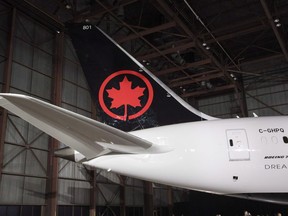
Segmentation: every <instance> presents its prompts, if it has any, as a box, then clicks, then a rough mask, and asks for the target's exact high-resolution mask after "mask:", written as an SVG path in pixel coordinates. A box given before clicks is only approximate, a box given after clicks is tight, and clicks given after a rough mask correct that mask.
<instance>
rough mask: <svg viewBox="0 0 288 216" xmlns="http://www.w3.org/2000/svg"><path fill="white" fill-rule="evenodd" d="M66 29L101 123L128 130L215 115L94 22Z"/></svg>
mask: <svg viewBox="0 0 288 216" xmlns="http://www.w3.org/2000/svg"><path fill="white" fill-rule="evenodd" d="M67 28H68V32H69V35H70V37H71V39H72V43H73V45H74V48H75V50H76V53H77V55H78V58H79V60H80V63H81V66H82V69H83V71H84V74H85V76H86V79H87V82H88V85H89V87H90V90H91V94H92V97H93V100H95V102H96V104H97V108H98V115H99V117H100V120H101V121H102V122H104V123H106V124H108V125H111V126H113V127H116V128H118V129H121V130H124V131H133V130H137V129H143V128H151V127H156V126H162V125H169V124H175V123H184V122H191V121H201V120H212V119H214V118H213V117H211V116H208V115H205V114H203V113H201V112H200V111H198V110H196V109H194V108H193V107H192V106H190V105H189V104H188V103H186V102H185V101H184V100H182V99H181V98H180V97H179V96H178V95H176V94H175V93H174V92H173V91H172V90H171V89H169V88H168V87H167V86H166V85H165V84H164V83H163V82H161V81H160V80H159V79H158V78H157V77H156V76H154V75H153V74H152V73H151V72H150V71H149V70H148V69H147V68H145V67H144V66H143V65H142V64H141V63H139V62H138V61H137V60H136V59H135V58H133V57H132V56H131V55H130V54H128V53H127V52H126V51H125V50H124V49H123V48H121V47H120V46H119V45H118V44H117V43H116V42H115V41H113V40H112V39H111V38H110V37H109V36H108V35H107V34H105V33H104V32H103V31H102V30H100V29H99V28H98V27H96V26H94V25H91V24H87V23H85V24H68V25H67Z"/></svg>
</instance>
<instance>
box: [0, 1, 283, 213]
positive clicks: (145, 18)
mask: <svg viewBox="0 0 288 216" xmlns="http://www.w3.org/2000/svg"><path fill="white" fill-rule="evenodd" d="M287 16H288V2H287V1H285V0H272V1H268V0H249V1H248V0H243V1H236V0H232V1H231V0H209V1H208V0H202V1H193V0H183V1H182V0H179V1H172V0H155V1H150V0H107V1H102V0H90V1H88V0H87V1H83V0H51V1H44V0H1V1H0V87H1V90H2V91H1V92H4V93H8V92H11V93H20V94H26V95H31V96H33V97H37V98H40V99H42V100H44V101H47V102H49V103H53V104H56V105H58V106H62V107H64V108H66V109H68V110H71V111H74V112H77V113H80V114H82V115H85V116H87V117H91V118H94V119H97V118H98V116H97V109H96V107H95V103H94V101H93V100H92V99H91V96H90V92H89V88H88V86H87V83H86V79H85V77H84V74H83V72H82V69H81V66H80V64H79V61H78V59H77V56H76V54H75V51H74V48H73V46H72V44H71V41H70V38H69V35H67V34H66V30H65V23H67V22H77V23H78V22H87V23H93V24H95V25H97V26H99V27H100V28H101V29H102V30H103V31H105V32H106V33H107V34H108V35H110V36H111V37H112V38H113V39H114V40H115V41H117V42H118V43H119V44H120V45H121V46H123V47H124V48H125V49H126V50H127V51H128V52H129V53H130V54H131V55H132V56H134V57H135V58H136V59H138V60H139V61H140V62H142V63H143V64H145V65H146V67H147V68H148V69H149V70H150V71H151V72H152V73H154V74H155V75H156V76H157V77H159V78H160V79H161V80H162V81H163V82H164V83H166V84H167V85H168V86H169V87H170V88H171V89H173V91H175V92H176V93H177V94H178V95H180V96H181V97H182V98H183V99H185V100H186V101H187V102H189V103H190V104H192V105H193V106H194V107H196V108H197V109H199V110H200V111H202V112H204V113H207V114H209V115H212V116H215V117H218V118H236V117H237V116H238V117H247V116H253V113H255V114H257V115H258V116H269V115H270V116H273V115H287V114H288V62H287V61H288V51H287V31H288V29H287V25H288V17H287ZM0 121H1V124H0V128H1V130H0V133H1V136H0V139H1V143H0V215H1V216H8V215H9V216H26V215H30V216H36V215H37V216H38V215H47V216H52V215H53V216H54V215H59V216H60V215H61V216H62V215H63V216H66V215H67V216H68V215H69V216H70V215H71V216H72V215H73V216H86V215H89V216H93V215H99V216H100V215H101V216H105V215H123V216H124V215H127V216H138V215H139V216H141V215H147V216H148V215H153V216H164V215H170V216H172V215H175V216H176V215H181V214H182V215H185V214H183V213H179V214H178V213H177V212H175V210H174V208H173V206H174V205H175V203H183V202H186V201H188V200H189V197H190V198H191V194H190V192H189V191H187V190H184V189H178V188H172V187H169V186H165V185H159V184H155V183H151V182H146V181H142V180H138V179H133V178H130V177H126V176H121V175H117V174H115V173H112V172H107V171H103V170H89V169H87V168H86V167H83V166H81V165H80V164H76V163H73V162H69V161H67V160H64V159H59V158H56V157H54V156H53V152H54V150H55V149H58V148H60V147H62V146H63V144H61V143H59V142H58V141H56V140H54V139H52V138H50V137H49V136H48V135H46V134H45V133H43V132H42V131H40V130H38V129H37V128H35V127H33V126H31V125H29V124H28V123H26V122H25V121H23V120H21V119H20V118H18V117H16V116H15V115H13V114H11V113H9V112H7V111H6V110H3V109H1V116H0ZM171 172H173V170H171ZM194 199H195V197H194ZM192 203H193V202H192ZM286 211H287V210H286ZM241 213H242V212H239V213H238V215H240V214H241ZM269 213H272V214H273V213H275V212H269ZM208 214H209V213H207V215H208ZM219 214H221V212H219ZM194 215H201V212H198V213H197V212H196V213H195V214H194Z"/></svg>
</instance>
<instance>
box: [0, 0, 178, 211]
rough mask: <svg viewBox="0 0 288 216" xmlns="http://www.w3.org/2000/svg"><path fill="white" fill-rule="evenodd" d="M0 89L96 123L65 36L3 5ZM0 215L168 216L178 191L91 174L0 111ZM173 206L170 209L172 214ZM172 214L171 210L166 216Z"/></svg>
mask: <svg viewBox="0 0 288 216" xmlns="http://www.w3.org/2000/svg"><path fill="white" fill-rule="evenodd" d="M0 11H1V13H0V87H1V88H2V92H12V93H20V94H26V95H31V96H33V97H36V98H40V99H42V100H45V101H47V102H49V103H53V104H56V105H60V106H62V107H64V108H66V109H69V110H72V111H74V112H77V113H80V114H82V115H85V116H88V117H92V118H95V117H96V111H95V107H94V106H93V102H92V101H91V97H90V93H89V90H88V87H87V83H86V80H85V77H84V75H83V72H82V70H81V67H80V65H79V62H78V59H77V57H76V55H75V53H74V49H73V47H72V44H71V42H70V40H69V38H68V37H67V36H65V35H64V33H62V32H56V31H55V30H53V29H51V28H50V27H49V26H46V25H45V23H43V22H38V20H35V19H32V18H31V17H30V16H29V15H28V14H25V13H23V12H21V11H19V10H18V9H16V8H13V7H10V6H9V5H6V4H4V3H3V2H0ZM0 120H1V144H0V165H1V166H0V215H1V216H6V215H9V216H16V215H17V216H26V215H29V216H35V215H37V216H39V215H47V216H48V215H49V216H50V215H55V213H56V215H61V216H65V215H67V216H68V215H69V216H70V215H71V216H72V215H73V216H84V215H85V216H86V215H91V216H92V215H103V216H104V215H115V214H116V215H127V216H130V215H131V216H134V215H135V216H136V215H151V213H152V214H153V211H154V213H155V215H159V216H160V215H167V214H168V212H169V211H170V212H171V205H172V204H171V203H172V200H173V197H175V200H178V201H181V194H182V193H183V191H182V190H173V191H172V189H171V188H170V187H167V186H163V185H157V186H155V185H152V183H148V182H143V181H141V180H137V179H132V178H129V177H124V176H120V175H117V174H114V173H110V172H106V171H103V170H88V169H87V168H86V167H83V166H82V165H80V164H75V163H73V162H70V161H67V160H64V159H58V158H55V157H53V151H54V149H55V148H59V147H63V144H61V143H58V142H57V141H55V140H53V139H52V138H50V137H49V136H47V135H46V134H45V133H43V132H42V131H39V130H38V129H37V128H35V127H33V126H31V125H30V124H28V123H27V122H25V121H23V120H22V119H20V118H18V117H16V116H14V115H13V114H11V113H7V112H6V111H5V110H4V111H2V112H1V119H0ZM169 208H170V210H169ZM170 215H171V213H170Z"/></svg>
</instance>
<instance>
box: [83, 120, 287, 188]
mask: <svg viewBox="0 0 288 216" xmlns="http://www.w3.org/2000/svg"><path fill="white" fill-rule="evenodd" d="M287 122H288V117H286V116H280V117H259V118H242V119H227V120H212V121H202V122H192V123H184V124H177V125H170V126H163V127H156V128H151V129H144V130H140V131H135V132H131V134H133V135H135V136H138V137H141V138H142V139H146V140H148V141H150V142H152V143H155V144H157V145H158V146H159V147H160V148H161V147H163V149H168V150H167V151H166V152H165V151H164V152H163V153H157V154H133V155H132V154H124V155H105V156H102V157H100V158H95V159H93V160H90V161H88V162H85V164H87V165H90V166H94V167H99V168H102V169H107V170H112V171H114V172H117V173H120V174H123V175H128V176H133V177H136V178H141V179H146V180H150V181H154V182H159V183H162V184H168V185H172V186H177V187H183V188H187V189H193V190H200V191H206V192H213V193H219V194H235V193H236V194H237V193H246V192H248V193H251V192H253V193H269V192H274V193H275V192H280V193H283V192H288V184H287V181H288V138H287V137H288V125H287ZM264 180H265V181H264Z"/></svg>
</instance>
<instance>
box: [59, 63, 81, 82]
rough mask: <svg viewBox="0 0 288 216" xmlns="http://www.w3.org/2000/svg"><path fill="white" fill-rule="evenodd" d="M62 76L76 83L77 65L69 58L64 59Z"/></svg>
mask: <svg viewBox="0 0 288 216" xmlns="http://www.w3.org/2000/svg"><path fill="white" fill-rule="evenodd" d="M63 72H64V73H63V78H64V79H65V80H67V81H70V82H73V83H77V73H78V66H77V64H76V63H74V62H71V61H69V60H67V59H66V60H64V68H63Z"/></svg>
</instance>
